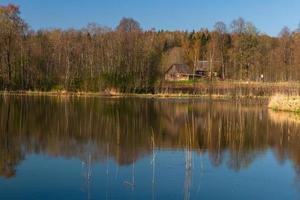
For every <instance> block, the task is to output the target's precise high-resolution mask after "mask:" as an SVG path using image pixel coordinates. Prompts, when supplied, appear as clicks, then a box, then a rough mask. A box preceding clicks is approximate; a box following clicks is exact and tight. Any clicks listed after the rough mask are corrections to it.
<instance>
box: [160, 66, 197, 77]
mask: <svg viewBox="0 0 300 200" xmlns="http://www.w3.org/2000/svg"><path fill="white" fill-rule="evenodd" d="M190 76H193V70H192V69H191V68H190V67H189V66H188V65H186V64H173V65H172V66H171V67H169V69H168V70H167V71H166V73H165V80H167V81H182V80H189V77H190Z"/></svg>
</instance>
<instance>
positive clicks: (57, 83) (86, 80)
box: [0, 4, 300, 92]
mask: <svg viewBox="0 0 300 200" xmlns="http://www.w3.org/2000/svg"><path fill="white" fill-rule="evenodd" d="M0 55H1V57H0V89H1V90H45V91H48V90H68V91H101V90H105V89H112V88H114V89H118V90H120V91H122V92H153V91H154V90H155V89H156V88H159V86H160V85H161V83H162V82H163V79H164V76H163V75H164V72H165V71H166V69H167V68H168V67H169V66H170V65H171V64H172V63H176V62H177V63H179V62H181V63H187V64H189V65H190V66H191V67H193V66H195V65H196V64H197V63H198V61H199V60H207V61H209V62H211V63H214V64H213V69H212V70H213V71H216V72H218V74H219V76H220V78H222V79H233V80H253V81H257V80H261V79H262V77H263V79H264V80H265V81H295V80H299V78H300V71H299V69H300V31H299V30H295V31H290V30H289V29H288V28H287V27H285V28H283V29H282V31H281V32H280V34H279V36H278V37H271V36H268V35H266V34H263V33H260V32H259V31H258V30H257V28H256V27H255V26H254V25H253V24H252V23H250V22H246V21H245V20H244V19H242V18H239V19H237V20H234V21H233V22H232V23H231V24H230V26H228V27H227V26H226V25H225V24H224V23H223V22H217V23H216V24H215V26H214V30H212V31H208V30H207V29H201V30H199V31H192V32H187V31H185V32H184V31H172V32H171V31H163V30H161V31H156V30H152V29H151V30H142V28H141V27H140V24H139V23H138V22H137V21H135V20H133V19H130V18H123V19H122V20H121V21H120V24H119V25H118V26H117V27H116V28H114V29H112V28H108V27H103V26H99V25H97V24H89V25H88V26H87V27H85V28H82V29H80V30H74V29H70V30H60V29H51V30H38V31H33V30H31V29H30V28H29V26H28V25H27V24H26V22H25V21H24V20H23V19H22V18H21V17H20V10H19V7H18V6H15V5H11V4H10V5H7V6H0ZM262 75H263V76H262Z"/></svg>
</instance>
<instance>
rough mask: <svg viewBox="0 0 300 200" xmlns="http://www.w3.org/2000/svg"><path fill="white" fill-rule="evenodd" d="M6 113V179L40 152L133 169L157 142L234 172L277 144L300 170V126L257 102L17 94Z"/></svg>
mask: <svg viewBox="0 0 300 200" xmlns="http://www.w3.org/2000/svg"><path fill="white" fill-rule="evenodd" d="M0 108H1V110H0V114H1V121H0V129H1V135H0V137H1V141H0V145H1V146H0V148H1V151H0V154H1V160H0V167H1V168H0V170H1V174H2V176H6V177H9V174H14V169H15V167H16V165H18V164H19V162H20V160H22V159H24V155H25V154H28V153H32V152H33V153H46V154H49V155H52V156H64V157H78V158H80V159H81V160H84V159H86V152H87V151H88V152H89V153H90V154H91V157H92V162H95V161H101V160H106V159H107V157H109V158H113V159H114V160H115V161H116V162H117V163H119V164H120V165H127V164H132V163H133V162H135V161H136V160H137V159H139V158H141V157H143V156H145V155H149V154H151V153H152V150H153V141H155V148H156V149H160V148H171V149H174V148H176V149H177V148H180V149H186V150H188V151H187V152H192V151H196V152H199V153H205V152H208V154H209V157H210V159H211V162H212V163H213V164H214V165H216V166H218V165H220V164H222V163H223V162H225V161H226V162H227V164H228V166H229V167H230V168H232V169H234V170H240V169H242V168H245V167H247V166H249V165H250V164H251V163H252V162H253V161H254V160H255V159H256V158H257V156H259V155H261V154H262V153H263V152H265V151H266V150H267V149H268V148H270V147H271V148H272V149H273V150H274V152H275V153H276V155H277V157H278V160H279V161H280V162H283V161H285V160H286V159H291V160H292V161H293V162H294V164H295V168H296V169H300V155H299V152H300V146H299V145H298V144H299V141H300V135H299V134H298V130H299V125H297V124H295V123H294V124H293V125H291V124H288V123H283V124H278V123H276V122H273V121H272V120H269V118H268V111H267V110H266V109H262V108H261V107H255V106H254V105H247V106H242V105H241V104H240V103H230V102H210V103H208V102H206V101H200V100H182V101H176V100H150V99H148V100H145V99H98V98H81V99H77V98H64V99H61V98H49V97H36V98H30V97H23V98H21V97H10V98H8V99H6V100H5V99H3V98H1V99H0ZM153 133H154V136H152V135H153ZM107 144H109V145H110V148H109V151H108V150H107ZM225 152H228V154H229V159H226V160H225V158H224V157H225ZM226 155H227V154H226ZM187 158H188V154H187ZM226 158H227V157H226ZM297 171H299V170H297Z"/></svg>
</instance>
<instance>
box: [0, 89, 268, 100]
mask: <svg viewBox="0 0 300 200" xmlns="http://www.w3.org/2000/svg"><path fill="white" fill-rule="evenodd" d="M0 95H1V96H49V97H105V98H126V97H137V98H158V99H164V98H166V99H167V98H170V99H172V98H178V99H180V98H210V99H223V100H232V99H245V98H249V99H269V98H270V96H255V95H248V96H246V95H230V94H228V95H220V94H188V93H155V94H150V93H108V92H66V91H0Z"/></svg>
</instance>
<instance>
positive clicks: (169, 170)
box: [0, 151, 299, 200]
mask: <svg viewBox="0 0 300 200" xmlns="http://www.w3.org/2000/svg"><path fill="white" fill-rule="evenodd" d="M151 159H152V156H151V155H149V156H147V157H145V158H143V159H140V160H139V161H137V162H136V163H135V164H134V165H128V166H119V165H118V164H116V163H115V162H114V161H112V160H110V161H108V162H100V163H99V162H97V163H93V164H92V165H91V178H90V180H89V183H87V180H86V178H85V176H84V174H85V170H86V169H85V168H84V167H83V166H82V162H81V161H80V160H78V159H63V158H51V157H48V156H44V155H35V154H33V155H30V156H28V157H27V159H26V161H24V162H23V163H22V164H21V165H20V166H19V167H18V176H17V178H13V179H10V180H4V179H0V186H1V189H0V198H1V199H66V198H68V199H88V198H90V199H151V198H152V197H154V199H157V198H159V199H183V198H184V197H185V194H186V193H189V194H190V198H191V199H245V200H246V199H249V200H250V199H251V200H252V199H297V197H299V195H298V193H297V190H296V186H295V182H294V181H295V180H294V177H295V173H294V170H293V167H292V165H291V163H290V162H286V163H284V164H282V165H279V164H278V162H277V160H276V158H275V157H274V154H273V153H272V152H271V151H267V152H266V153H265V154H263V155H262V156H260V158H258V159H256V160H255V161H254V162H253V163H252V164H251V166H249V167H248V168H247V169H243V170H240V171H238V172H237V171H234V170H232V169H229V168H228V167H227V166H226V163H227V162H224V163H223V164H222V165H220V166H218V167H215V166H212V165H211V162H210V160H209V157H208V155H207V154H204V155H200V154H198V153H193V155H192V168H191V169H190V173H191V174H190V175H191V176H187V175H188V172H186V171H187V170H186V169H185V152H184V151H157V152H156V160H155V173H154V174H155V175H154V185H153V184H152V181H153V165H152V164H151ZM226 160H228V158H227V155H226ZM133 177H134V186H132V185H129V184H127V182H130V183H132V180H133ZM186 179H190V180H186ZM187 183H190V187H189V189H188V191H184V190H185V188H187V187H185V184H187ZM225 197H226V198H225Z"/></svg>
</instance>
